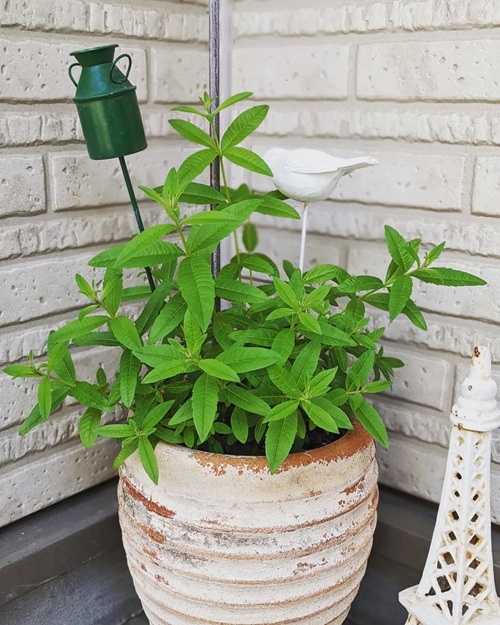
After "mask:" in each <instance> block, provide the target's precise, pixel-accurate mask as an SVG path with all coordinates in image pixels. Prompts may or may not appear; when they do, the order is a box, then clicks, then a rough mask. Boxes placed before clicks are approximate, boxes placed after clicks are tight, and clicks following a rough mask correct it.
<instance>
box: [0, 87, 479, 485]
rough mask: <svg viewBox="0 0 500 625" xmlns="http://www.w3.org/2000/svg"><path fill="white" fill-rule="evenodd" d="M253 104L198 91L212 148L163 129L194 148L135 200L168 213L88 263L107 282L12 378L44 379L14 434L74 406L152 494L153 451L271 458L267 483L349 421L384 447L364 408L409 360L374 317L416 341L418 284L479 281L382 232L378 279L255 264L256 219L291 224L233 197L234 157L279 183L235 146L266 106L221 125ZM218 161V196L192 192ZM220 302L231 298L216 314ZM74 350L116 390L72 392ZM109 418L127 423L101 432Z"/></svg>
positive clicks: (271, 206) (263, 201) (202, 137)
mask: <svg viewBox="0 0 500 625" xmlns="http://www.w3.org/2000/svg"><path fill="white" fill-rule="evenodd" d="M249 95H251V94H249V93H243V94H238V95H236V96H233V97H232V98H229V100H226V101H225V102H223V103H222V104H221V105H220V106H219V107H218V108H217V109H215V111H213V112H211V110H212V108H213V107H212V102H211V101H210V99H209V98H208V96H207V95H206V94H205V96H204V97H203V98H202V99H201V103H202V106H201V107H200V108H194V107H177V110H178V111H181V112H185V113H189V114H192V115H196V116H199V117H201V118H203V120H205V122H202V123H206V124H207V130H209V129H210V128H211V130H212V136H210V135H209V134H208V133H207V132H205V131H204V130H202V129H201V128H199V127H198V126H197V125H195V124H193V123H191V122H189V121H185V120H183V119H173V120H171V121H170V123H171V125H172V126H173V128H174V129H175V130H176V131H177V132H178V133H179V134H180V135H181V136H182V137H184V138H185V139H187V140H188V141H191V142H193V143H195V144H199V145H201V146H202V149H201V150H199V151H197V152H195V153H194V154H192V155H191V156H189V157H188V158H186V160H185V161H184V162H183V163H182V165H181V166H180V167H179V168H178V169H171V170H170V171H169V172H168V176H167V177H166V180H165V184H164V185H163V186H162V187H159V188H156V189H149V188H142V189H143V191H144V192H145V193H146V194H147V195H148V196H149V197H150V198H152V199H153V200H155V201H156V202H157V203H158V204H159V206H160V207H162V208H163V210H164V213H165V218H166V222H167V223H162V224H161V225H155V226H153V227H150V228H148V229H147V230H146V231H145V232H143V233H141V234H139V235H137V236H135V237H134V238H133V239H132V240H130V241H129V242H127V243H123V244H121V245H116V246H114V247H111V248H109V249H107V250H106V251H104V252H101V253H100V254H98V255H97V256H95V257H94V258H93V259H92V260H91V261H90V263H89V265H90V266H91V267H94V268H102V270H103V277H102V280H98V281H94V280H90V281H88V280H86V279H85V278H83V277H82V276H81V275H77V276H76V283H77V286H78V288H79V290H80V292H81V293H82V294H83V295H84V296H86V297H87V298H88V300H89V302H90V304H89V305H88V306H87V307H86V308H84V309H83V310H82V311H81V312H80V314H79V316H78V318H77V319H75V320H73V321H70V322H69V323H66V324H65V325H64V326H63V327H61V328H60V329H58V330H57V331H55V332H52V333H51V334H50V335H49V337H48V342H47V358H46V360H45V362H42V363H40V364H37V363H35V361H34V359H33V356H32V355H30V358H29V362H28V363H27V364H21V365H12V366H10V367H7V368H6V369H5V371H6V372H7V373H8V374H9V375H11V376H13V377H26V378H38V379H39V380H40V385H39V390H38V403H37V404H36V406H35V407H34V408H33V410H32V412H31V413H30V415H29V416H28V417H27V419H26V420H25V421H24V423H23V425H22V427H21V430H20V433H21V434H26V433H27V432H28V431H29V430H31V428H33V427H35V426H37V425H38V424H40V423H42V422H44V421H45V420H47V419H48V418H49V415H51V413H54V412H56V411H58V409H59V408H60V407H61V405H62V404H63V402H64V400H65V398H66V397H68V396H70V397H73V398H74V399H75V400H76V401H77V402H78V403H79V404H81V406H83V407H84V409H85V410H84V412H83V415H82V417H81V419H80V422H79V433H80V437H81V441H82V443H83V445H85V447H91V446H92V445H93V444H94V443H95V441H96V439H97V437H98V436H104V437H112V438H116V439H118V440H120V441H121V451H120V452H119V454H118V456H117V458H116V460H115V467H118V466H119V465H120V464H121V463H122V462H123V461H124V460H125V459H126V458H127V457H128V456H129V455H131V454H132V453H134V452H135V451H136V450H138V452H139V454H140V458H141V461H142V463H143V465H144V468H145V470H146V471H147V473H148V475H149V476H150V477H151V479H152V480H153V481H154V482H157V481H158V466H157V462H156V458H155V452H154V448H155V445H156V444H157V443H158V442H161V441H166V442H167V443H171V444H180V445H185V446H187V447H190V448H196V449H205V450H209V451H212V452H217V453H228V454H231V453H233V454H247V455H261V454H264V453H265V455H266V456H267V459H268V463H269V467H270V470H271V472H275V471H276V470H277V469H278V467H279V466H280V465H281V464H282V462H283V461H284V460H285V458H286V457H287V455H288V454H290V453H291V452H294V451H298V450H300V449H303V448H312V447H315V446H319V445H321V444H324V443H325V442H328V441H330V440H334V438H335V437H336V436H339V435H341V434H342V433H343V432H344V431H346V430H349V429H350V428H352V419H353V417H355V418H356V419H358V420H359V422H360V423H361V424H362V425H363V426H364V427H365V428H366V429H367V430H368V432H370V434H371V435H372V436H373V437H374V438H375V439H376V440H377V441H379V442H380V443H381V444H382V445H387V434H386V430H385V427H384V424H383V422H382V420H381V418H380V417H379V415H378V414H377V412H376V411H375V409H374V408H373V407H372V405H371V403H370V402H369V401H368V399H367V396H369V395H371V394H373V393H380V392H382V391H385V390H386V389H388V387H389V386H390V385H391V379H392V376H393V372H394V369H395V368H396V367H400V366H402V364H403V363H402V362H401V361H399V360H396V359H394V358H391V357H389V356H386V355H385V354H384V351H383V349H382V347H381V346H380V339H381V337H382V335H383V333H384V330H385V328H383V327H380V328H379V327H373V324H371V325H369V322H370V315H369V312H368V311H369V310H370V309H371V308H372V307H375V308H377V309H381V310H384V311H388V313H389V320H390V321H392V320H394V319H395V318H396V317H397V316H398V315H405V316H406V317H408V318H409V319H410V321H411V322H412V323H414V324H415V325H416V326H417V327H419V328H421V329H422V330H425V329H426V324H425V321H424V318H423V316H422V313H421V312H420V310H419V309H418V308H417V306H416V304H415V303H414V301H413V300H412V298H411V296H412V290H413V283H414V281H415V280H421V281H424V282H430V283H432V284H441V285H447V286H452V287H456V286H463V285H469V286H472V285H479V284H484V282H483V281H482V280H481V279H479V278H476V277H475V276H472V275H470V274H467V273H464V272H461V271H456V270H454V269H449V268H444V267H435V266H434V263H435V261H436V260H437V259H438V257H439V255H440V254H441V252H442V250H443V247H444V244H443V243H442V244H440V245H438V246H437V247H435V248H434V249H432V250H431V251H429V252H428V253H426V254H420V253H419V244H420V241H419V240H412V241H405V240H404V239H403V237H402V236H401V235H400V234H398V232H397V231H396V230H394V229H393V228H390V227H386V229H385V236H386V241H387V247H388V251H389V258H388V261H389V262H388V269H387V273H386V275H385V278H384V279H380V278H378V277H372V276H366V275H363V276H354V275H350V274H349V273H348V272H347V271H345V269H342V268H341V267H338V266H336V265H333V264H331V265H329V264H322V265H318V266H315V267H312V268H311V269H309V270H308V271H306V272H305V273H301V271H300V270H299V269H297V268H296V267H294V266H293V265H292V264H291V263H290V262H288V261H285V262H284V263H283V269H284V270H283V272H282V273H281V274H280V270H279V268H278V267H277V266H276V264H275V263H274V262H273V261H272V260H271V259H270V258H269V257H268V256H266V255H264V254H260V253H256V252H255V248H256V245H257V231H256V229H255V227H254V226H253V224H252V223H251V222H250V221H249V219H250V217H251V216H252V214H253V213H260V214H264V215H272V216H275V217H282V218H284V219H297V218H299V215H298V214H297V212H296V211H295V210H294V209H293V208H292V207H291V206H290V205H288V204H287V203H286V202H285V201H283V197H282V196H279V195H278V194H276V193H267V194H261V195H259V194H253V193H250V191H249V190H248V188H247V187H245V186H242V187H240V188H239V189H238V190H236V191H235V190H231V189H230V188H229V187H228V185H227V180H226V164H227V161H230V162H231V163H233V164H234V165H236V166H240V167H244V168H246V169H249V170H251V171H254V172H257V173H260V174H262V175H267V176H270V175H272V172H271V171H270V169H269V167H268V166H267V165H266V163H265V162H264V161H263V160H262V159H261V158H260V157H259V156H258V155H257V154H255V153H254V152H252V151H250V150H247V149H245V148H242V147H240V145H239V144H240V142H241V141H242V140H244V139H245V138H247V137H248V136H249V135H250V134H251V133H252V132H253V131H254V130H255V129H256V128H257V127H258V126H259V125H260V124H261V122H262V121H263V120H264V118H265V116H266V114H267V111H268V107H267V106H253V107H252V108H249V109H247V110H245V111H244V112H242V113H240V114H238V115H237V116H236V117H235V119H234V121H233V122H232V123H231V125H230V126H229V127H228V129H227V130H226V132H225V133H224V134H223V135H222V137H219V136H217V133H216V131H215V126H214V116H215V115H216V114H217V113H218V112H219V111H220V110H222V109H224V108H227V107H229V106H232V105H234V104H236V103H237V102H240V101H242V100H244V99H245V98H247V97H248V96H249ZM200 121H201V120H200ZM216 158H219V159H220V166H221V173H222V177H223V181H224V186H223V188H222V191H221V192H219V191H216V190H214V189H213V188H211V187H209V186H206V185H204V184H201V183H199V182H194V180H195V179H196V178H197V177H198V176H199V175H200V174H202V173H203V172H204V171H205V170H206V169H207V168H208V167H209V165H210V163H211V162H212V161H214V159H216ZM209 204H211V205H216V207H215V209H214V210H211V211H210V210H202V211H201V212H195V213H193V212H192V210H190V212H189V214H187V215H186V209H185V207H186V206H187V205H189V206H193V205H209ZM240 227H241V228H243V230H242V237H241V238H242V241H243V244H244V248H245V249H244V251H240V249H239V247H238V245H237V239H236V254H235V256H234V257H233V258H232V259H231V261H230V262H229V263H228V264H227V265H225V266H224V267H223V268H222V269H221V271H220V273H219V274H218V276H217V277H216V278H215V279H214V277H213V276H212V271H211V263H210V255H211V253H212V252H213V251H214V249H215V248H216V246H218V245H219V244H220V242H221V241H222V240H223V239H225V238H226V237H228V236H230V235H232V234H234V233H235V232H236V231H237V229H238V228H240ZM169 235H172V236H171V238H170V240H165V237H168V236H169ZM172 237H175V240H177V242H173V241H172ZM143 267H151V269H152V272H153V275H154V279H155V282H156V289H155V290H154V291H153V292H151V291H150V290H149V288H148V287H144V286H136V287H126V286H124V284H123V274H124V272H125V271H130V270H132V271H134V270H135V272H136V273H138V274H139V273H141V268H143ZM217 298H220V300H222V301H223V302H225V304H224V305H223V306H222V309H221V310H218V307H217V306H216V301H217ZM123 304H126V306H125V307H124V306H123ZM138 306H139V309H138ZM130 310H132V311H136V312H135V314H133V313H131V314H127V311H130ZM71 344H73V345H78V346H90V345H100V346H105V347H106V348H109V349H112V350H115V351H116V353H117V361H119V367H118V373H117V374H116V375H115V376H113V379H109V378H108V377H107V375H106V373H105V372H104V371H103V369H102V368H99V369H97V371H96V381H95V382H94V383H90V382H87V381H85V380H79V379H78V377H77V375H76V372H75V366H74V364H73V359H72V352H71V350H70V349H69V347H70V345H71ZM117 409H118V410H117ZM114 414H116V416H118V417H120V416H121V418H122V421H123V422H121V423H109V421H112V420H113V415H114ZM56 418H57V415H56Z"/></svg>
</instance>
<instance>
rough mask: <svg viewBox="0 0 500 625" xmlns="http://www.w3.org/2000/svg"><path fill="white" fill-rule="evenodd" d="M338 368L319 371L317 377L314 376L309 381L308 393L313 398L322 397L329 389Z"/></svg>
mask: <svg viewBox="0 0 500 625" xmlns="http://www.w3.org/2000/svg"><path fill="white" fill-rule="evenodd" d="M337 371H338V367H334V368H333V369H325V370H324V371H320V372H319V373H318V374H317V375H315V376H314V377H313V378H312V379H311V384H310V386H309V390H310V393H311V395H312V396H313V397H317V396H319V395H324V394H325V393H327V392H328V391H329V389H330V384H331V383H332V382H333V380H334V378H335V376H336V375H337Z"/></svg>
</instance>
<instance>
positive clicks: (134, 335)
mask: <svg viewBox="0 0 500 625" xmlns="http://www.w3.org/2000/svg"><path fill="white" fill-rule="evenodd" d="M109 327H110V328H111V331H112V332H113V334H114V336H115V338H116V339H117V340H118V341H120V343H121V344H122V345H123V346H124V347H126V348H127V349H130V350H132V351H133V350H134V349H138V348H139V347H142V342H141V337H140V336H139V333H138V332H137V328H136V327H135V324H134V322H133V321H132V320H131V319H129V318H128V317H125V316H124V315H119V316H118V317H115V318H114V319H111V320H110V321H109Z"/></svg>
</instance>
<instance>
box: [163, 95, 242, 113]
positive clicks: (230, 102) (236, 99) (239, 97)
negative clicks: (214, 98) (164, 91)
mask: <svg viewBox="0 0 500 625" xmlns="http://www.w3.org/2000/svg"><path fill="white" fill-rule="evenodd" d="M252 95H253V94H252V92H251V91H243V92H242V93H236V94H235V95H232V96H231V97H230V98H228V99H227V100H224V102H222V104H219V106H218V107H217V108H216V109H215V110H214V112H213V113H212V115H217V113H220V112H221V111H222V110H224V109H227V108H228V107H230V106H232V105H233V104H236V103H237V102H241V101H242V100H246V99H247V98H249V97H250V96H252ZM174 110H175V109H174Z"/></svg>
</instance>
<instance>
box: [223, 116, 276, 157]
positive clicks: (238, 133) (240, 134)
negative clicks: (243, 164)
mask: <svg viewBox="0 0 500 625" xmlns="http://www.w3.org/2000/svg"><path fill="white" fill-rule="evenodd" d="M268 111H269V106H267V105H259V106H254V107H252V108H250V109H247V110H246V111H243V113H240V115H238V117H236V118H235V119H234V120H233V122H232V123H231V124H230V126H229V128H228V129H227V130H226V132H225V133H224V136H223V137H222V141H221V147H222V152H223V153H225V150H227V148H231V147H233V146H235V145H238V143H241V141H243V139H246V137H248V135H250V134H252V132H253V131H254V130H256V129H257V128H258V127H259V126H260V125H261V123H262V122H263V121H264V118H265V117H266V115H267V112H268Z"/></svg>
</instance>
